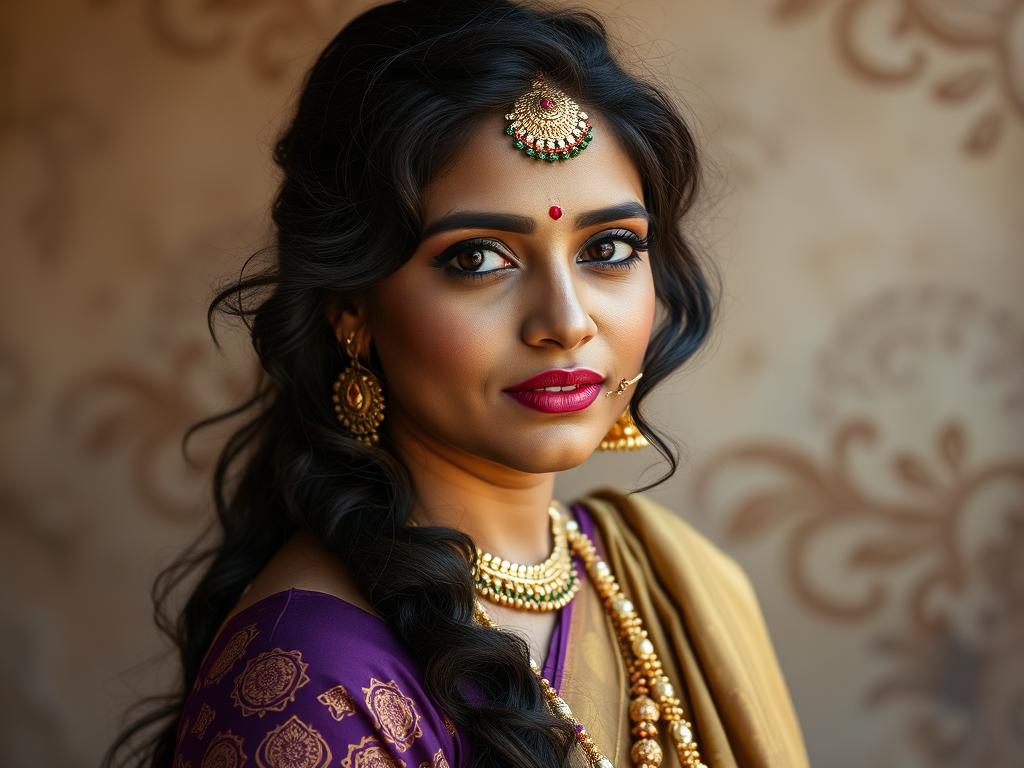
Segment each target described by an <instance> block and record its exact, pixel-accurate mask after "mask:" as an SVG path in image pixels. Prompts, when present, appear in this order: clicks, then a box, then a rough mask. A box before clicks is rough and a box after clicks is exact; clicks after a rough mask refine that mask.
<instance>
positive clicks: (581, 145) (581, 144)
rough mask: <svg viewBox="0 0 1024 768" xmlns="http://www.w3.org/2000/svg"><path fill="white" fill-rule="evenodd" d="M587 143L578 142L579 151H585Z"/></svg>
mask: <svg viewBox="0 0 1024 768" xmlns="http://www.w3.org/2000/svg"><path fill="white" fill-rule="evenodd" d="M588 143H589V142H586V141H581V142H580V149H586V148H587V144H588Z"/></svg>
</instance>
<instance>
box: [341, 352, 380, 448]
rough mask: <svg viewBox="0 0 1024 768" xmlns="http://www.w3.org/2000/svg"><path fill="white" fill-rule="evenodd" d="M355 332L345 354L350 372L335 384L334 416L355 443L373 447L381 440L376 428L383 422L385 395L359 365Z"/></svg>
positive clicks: (346, 372) (377, 382)
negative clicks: (349, 433) (353, 438)
mask: <svg viewBox="0 0 1024 768" xmlns="http://www.w3.org/2000/svg"><path fill="white" fill-rule="evenodd" d="M355 336H356V334H355V332H352V333H350V334H349V335H348V338H347V339H345V351H346V352H348V356H349V357H350V358H351V362H350V363H349V366H348V368H346V369H345V370H343V371H342V372H341V373H340V374H339V375H338V379H337V381H335V382H334V396H333V397H332V398H331V399H332V400H334V413H335V414H336V415H337V417H338V421H340V422H341V423H342V424H344V425H345V427H346V428H347V429H348V430H349V432H351V433H352V434H353V436H354V437H355V439H356V440H358V441H360V442H361V443H365V444H366V445H372V444H374V443H376V442H377V441H378V439H379V437H380V436H379V435H378V434H377V427H379V426H380V423H381V422H382V421H384V392H383V390H381V388H380V381H379V380H378V379H377V377H376V376H374V375H373V372H372V371H370V370H369V369H368V368H366V367H364V366H363V365H362V363H360V362H359V355H358V354H356V353H355V352H354V350H353V345H352V340H353V339H355Z"/></svg>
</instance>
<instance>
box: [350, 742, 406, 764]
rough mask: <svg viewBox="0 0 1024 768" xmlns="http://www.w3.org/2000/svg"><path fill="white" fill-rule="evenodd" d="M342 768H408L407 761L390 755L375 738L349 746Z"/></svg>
mask: <svg viewBox="0 0 1024 768" xmlns="http://www.w3.org/2000/svg"><path fill="white" fill-rule="evenodd" d="M341 766H342V768H406V765H405V761H404V760H400V759H398V758H397V757H395V756H393V755H390V754H388V751H387V750H386V749H385V748H384V747H382V746H381V745H380V742H378V741H377V740H376V739H375V738H373V736H366V737H365V738H364V739H363V740H362V741H360V742H359V743H358V744H349V745H348V754H347V755H345V757H344V758H342V760H341Z"/></svg>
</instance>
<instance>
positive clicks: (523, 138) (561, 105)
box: [505, 77, 594, 162]
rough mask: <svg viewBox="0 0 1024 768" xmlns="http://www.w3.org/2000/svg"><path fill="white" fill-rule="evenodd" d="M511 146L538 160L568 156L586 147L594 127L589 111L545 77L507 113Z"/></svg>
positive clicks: (517, 100)
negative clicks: (588, 114)
mask: <svg viewBox="0 0 1024 768" xmlns="http://www.w3.org/2000/svg"><path fill="white" fill-rule="evenodd" d="M505 119H506V120H507V121H508V126H507V127H506V128H505V133H506V134H508V135H509V136H511V137H512V146H513V147H515V148H516V149H518V150H519V151H521V152H522V153H523V154H525V155H526V156H527V157H532V158H535V159H537V160H547V161H548V162H554V161H556V160H568V159H569V158H570V157H576V155H578V154H579V153H580V152H582V151H583V150H584V149H586V148H587V145H588V144H589V143H590V141H591V139H593V138H594V129H593V126H592V125H591V124H590V118H589V117H588V116H587V113H586V112H584V111H582V110H581V109H580V107H579V104H577V103H576V102H575V101H573V100H572V99H571V98H569V95H568V94H567V93H566V92H565V91H563V90H562V89H560V88H556V87H555V86H554V85H552V84H551V83H549V82H548V81H547V80H545V79H544V78H543V77H538V78H537V79H536V80H534V81H533V85H532V86H531V87H530V90H529V91H527V92H526V93H524V94H523V95H522V96H520V97H519V98H518V99H516V101H515V104H514V105H513V106H512V111H511V112H509V113H508V114H507V115H505Z"/></svg>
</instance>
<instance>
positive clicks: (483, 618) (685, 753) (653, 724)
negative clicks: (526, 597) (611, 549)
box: [475, 506, 707, 768]
mask: <svg viewBox="0 0 1024 768" xmlns="http://www.w3.org/2000/svg"><path fill="white" fill-rule="evenodd" d="M552 511H553V513H554V515H556V516H557V517H556V518H555V522H556V525H557V527H558V528H562V529H563V530H564V532H565V537H566V539H567V541H568V543H569V545H570V546H571V548H572V550H573V551H574V552H576V554H577V555H579V557H580V559H581V560H582V561H583V564H584V567H585V568H586V571H587V575H588V576H589V577H590V580H591V581H592V582H593V584H594V588H595V589H596V590H597V593H598V596H599V597H600V598H601V603H602V604H603V606H604V608H605V611H606V612H607V613H608V616H609V618H610V619H611V621H612V625H613V626H614V628H615V634H616V638H617V641H618V645H619V652H620V653H621V655H622V659H623V661H624V662H625V664H626V669H627V670H628V673H629V683H630V688H629V693H630V702H629V717H630V720H632V721H633V728H632V730H631V733H632V735H633V745H632V747H631V749H630V752H629V756H630V761H631V762H632V764H633V765H634V766H636V768H658V767H659V766H660V765H661V764H662V761H663V760H664V754H663V753H662V749H661V744H660V743H659V742H658V740H657V738H658V721H659V720H660V721H662V722H664V723H665V725H666V727H667V728H668V733H669V737H670V739H671V742H672V744H673V746H674V748H675V751H676V754H677V755H678V756H679V761H680V763H682V765H683V766H685V767H686V768H707V766H706V765H705V764H704V763H702V762H701V759H700V750H699V749H698V747H697V741H696V739H695V738H694V734H693V725H692V724H691V723H690V722H689V721H688V720H686V718H685V713H684V711H683V707H682V702H681V701H680V700H679V698H678V696H676V691H675V688H674V687H673V685H672V683H671V681H670V680H669V678H668V675H666V674H665V670H664V667H663V666H662V663H661V660H660V659H659V658H658V655H657V653H656V652H655V649H654V644H653V643H652V642H651V640H650V638H649V637H648V635H647V630H645V629H644V628H643V621H642V619H641V618H640V616H639V615H638V614H637V612H636V609H635V608H634V606H633V603H632V601H631V600H629V598H628V597H626V595H624V594H623V592H622V589H621V588H620V587H619V584H618V582H617V581H616V579H615V576H614V575H613V574H612V570H611V567H610V566H609V565H608V563H607V562H606V561H605V560H604V559H602V558H601V557H600V555H598V553H597V548H596V547H595V546H594V543H593V542H592V541H591V540H590V538H589V537H588V536H587V535H586V534H585V533H584V532H583V531H582V530H580V527H579V525H578V524H577V523H576V521H575V520H572V519H571V518H568V517H563V516H562V515H561V513H559V512H558V510H557V509H556V508H554V506H552ZM475 616H476V620H477V621H478V622H479V623H481V624H483V625H485V626H489V627H493V626H495V624H494V621H493V620H492V619H491V617H490V616H489V615H488V614H487V611H486V610H485V609H484V607H483V604H482V603H481V602H480V601H479V600H478V601H477V602H476V611H475ZM530 667H531V668H532V669H533V671H534V673H535V674H536V675H537V678H538V681H539V682H540V687H541V691H542V692H543V694H544V698H545V700H546V701H547V704H548V707H549V708H550V709H551V711H552V712H553V713H554V714H555V715H557V716H558V717H561V718H562V719H563V720H565V721H567V722H568V723H569V724H570V725H572V727H573V729H574V730H575V732H576V739H577V742H578V743H579V745H580V746H581V747H582V748H583V750H584V751H585V752H586V753H587V757H588V758H589V760H590V764H591V766H592V767H593V768H614V765H613V764H612V762H611V760H609V759H608V758H607V757H605V756H604V755H603V754H602V753H601V752H600V751H599V750H598V749H597V746H596V745H595V744H594V741H593V739H592V738H591V737H590V734H588V733H587V729H586V728H585V727H584V726H583V724H582V723H580V721H579V720H577V719H576V717H575V715H573V713H572V710H571V709H570V708H569V705H568V704H567V703H566V702H565V700H564V699H563V698H562V697H561V696H559V695H558V692H557V691H555V689H554V687H553V686H552V685H551V682H550V681H549V680H548V679H547V678H545V677H544V676H543V674H542V672H541V669H540V666H539V665H538V664H537V662H536V661H535V660H534V659H530Z"/></svg>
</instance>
